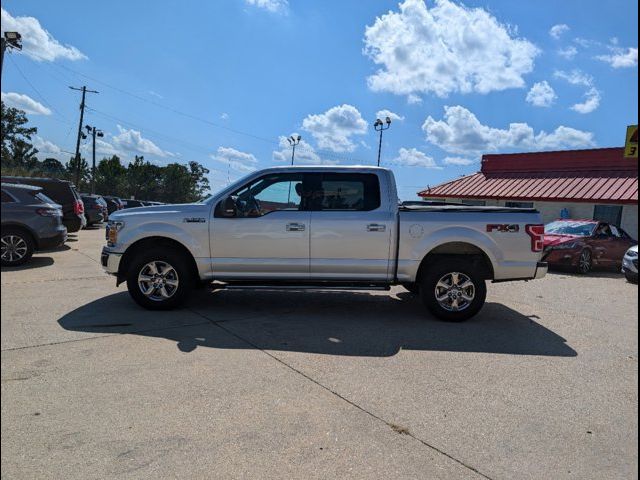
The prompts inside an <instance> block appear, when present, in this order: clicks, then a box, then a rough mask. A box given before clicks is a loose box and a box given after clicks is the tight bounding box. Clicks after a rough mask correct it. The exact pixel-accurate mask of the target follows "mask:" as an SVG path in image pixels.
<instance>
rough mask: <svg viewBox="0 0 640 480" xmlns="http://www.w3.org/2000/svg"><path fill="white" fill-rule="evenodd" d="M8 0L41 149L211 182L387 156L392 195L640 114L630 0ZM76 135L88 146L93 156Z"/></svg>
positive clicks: (610, 135) (19, 71) (613, 136)
mask: <svg viewBox="0 0 640 480" xmlns="http://www.w3.org/2000/svg"><path fill="white" fill-rule="evenodd" d="M150 5H151V3H149V2H125V1H112V2H75V1H73V2H72V1H59V2H43V1H29V0H21V1H19V2H18V1H12V0H7V1H4V2H3V7H2V8H3V11H2V30H3V31H4V30H18V31H20V32H21V33H22V35H23V41H24V44H25V49H24V52H23V53H20V54H18V53H11V54H9V53H8V54H7V55H6V56H5V61H4V71H3V78H2V80H3V81H2V96H3V101H5V103H7V104H10V105H14V106H18V107H21V108H25V109H26V110H27V111H29V112H31V114H30V115H29V116H30V119H31V121H32V122H33V124H34V125H36V126H37V127H38V138H37V139H36V146H38V148H39V149H40V150H41V151H42V155H41V156H42V157H43V158H44V157H46V156H52V157H56V158H59V159H61V160H67V159H68V157H69V154H68V153H66V152H72V151H73V150H74V148H75V135H76V129H77V122H78V113H79V112H78V104H79V94H78V92H75V91H72V90H69V89H68V88H67V86H68V85H74V86H81V85H87V86H88V87H89V88H92V89H94V90H98V91H99V92H100V93H99V94H97V95H89V96H88V98H87V105H88V107H89V109H88V111H87V114H86V116H85V123H86V124H91V125H95V126H96V127H98V128H100V129H102V130H103V131H104V132H105V138H104V141H103V142H100V144H99V149H98V150H99V153H98V156H99V158H101V157H102V156H104V155H107V154H111V153H117V154H119V155H120V156H121V157H122V158H123V160H124V161H128V160H130V159H132V158H133V156H134V155H136V154H138V155H139V154H142V155H144V157H145V159H147V160H150V161H153V162H157V163H159V164H165V163H168V162H172V161H178V162H186V161H188V160H196V161H198V162H201V163H202V164H204V165H205V166H206V167H207V168H209V169H210V170H211V175H210V180H211V183H212V187H213V189H214V190H215V189H216V188H219V187H220V186H222V185H225V184H226V183H227V181H228V180H229V179H231V180H232V181H233V180H234V179H236V178H238V177H240V176H242V175H244V174H245V173H247V172H248V171H251V170H252V169H256V168H262V167H266V166H271V165H275V164H282V163H283V162H287V161H288V160H289V159H290V153H291V151H290V149H289V147H288V145H287V143H286V141H285V140H284V139H285V138H286V136H289V135H291V134H293V133H296V134H300V135H301V136H302V142H301V145H300V146H299V148H298V150H297V151H296V158H297V160H298V161H299V162H300V163H340V164H375V162H376V155H377V141H378V137H377V134H376V132H375V131H374V130H373V127H372V124H373V121H374V120H375V118H376V115H377V114H378V113H379V112H381V114H382V115H387V114H389V115H390V116H391V117H392V119H393V121H392V124H391V128H390V129H389V130H388V131H386V132H385V134H384V140H383V147H382V159H383V165H386V166H389V167H391V168H393V170H394V172H395V174H396V177H397V179H398V185H399V189H400V194H401V196H402V197H403V198H404V199H412V198H415V193H416V192H417V191H418V190H420V189H422V188H424V187H426V186H427V185H432V186H433V185H436V184H438V183H441V182H443V181H447V180H450V179H452V178H455V177H458V176H459V175H462V174H469V173H473V172H475V171H477V170H478V169H479V159H480V157H481V155H482V154H483V153H496V152H513V151H532V150H557V149H567V148H591V147H609V146H621V145H622V144H623V142H624V135H625V127H626V125H629V124H635V123H637V117H638V66H637V58H638V51H637V46H638V39H637V37H638V23H637V18H638V11H637V2H632V1H609V2H601V1H586V0H581V1H567V2H557V1H553V2H552V1H537V2H513V1H490V2H489V1H467V2H464V3H459V2H449V1H447V0H441V1H438V2H434V1H432V0H429V1H427V2H426V3H425V2H424V1H423V0H407V1H406V2H401V3H400V4H399V3H398V2H397V1H367V2H362V1H351V2H344V1H322V2H312V1H297V0H289V1H288V2H287V1H284V0H221V1H216V2H195V1H191V0H183V1H181V2H169V1H157V2H153V8H149V6H150ZM86 148H87V145H85V146H84V147H83V152H84V155H85V156H89V151H88V150H86Z"/></svg>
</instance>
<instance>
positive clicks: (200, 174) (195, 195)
mask: <svg viewBox="0 0 640 480" xmlns="http://www.w3.org/2000/svg"><path fill="white" fill-rule="evenodd" d="M189 171H190V173H191V184H192V192H191V197H192V198H191V200H190V201H192V202H194V201H196V200H198V199H200V198H202V197H204V195H205V193H207V192H208V191H209V189H210V185H209V179H208V178H207V177H206V175H207V174H208V173H209V169H208V168H206V167H204V166H202V165H201V164H199V163H198V162H194V161H191V162H189Z"/></svg>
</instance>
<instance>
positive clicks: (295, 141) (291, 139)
mask: <svg viewBox="0 0 640 480" xmlns="http://www.w3.org/2000/svg"><path fill="white" fill-rule="evenodd" d="M300 140H302V137H301V136H300V135H298V136H296V137H294V136H293V135H291V136H290V137H289V138H287V142H289V145H291V146H292V147H293V151H292V152H291V165H293V160H294V159H295V157H296V145H298V144H299V143H300Z"/></svg>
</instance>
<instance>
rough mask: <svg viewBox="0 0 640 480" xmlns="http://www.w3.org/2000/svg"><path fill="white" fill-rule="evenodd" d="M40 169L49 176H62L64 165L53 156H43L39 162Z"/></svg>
mask: <svg viewBox="0 0 640 480" xmlns="http://www.w3.org/2000/svg"><path fill="white" fill-rule="evenodd" d="M40 171H41V172H42V173H43V174H44V175H46V176H49V177H62V176H64V175H65V168H64V165H63V164H62V162H60V161H59V160H57V159H55V158H45V159H44V160H43V161H42V163H40Z"/></svg>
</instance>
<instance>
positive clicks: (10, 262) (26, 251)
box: [1, 227, 35, 267]
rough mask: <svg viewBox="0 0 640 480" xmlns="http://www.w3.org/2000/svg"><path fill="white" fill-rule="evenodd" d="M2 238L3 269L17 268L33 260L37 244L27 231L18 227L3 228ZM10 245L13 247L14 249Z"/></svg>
mask: <svg viewBox="0 0 640 480" xmlns="http://www.w3.org/2000/svg"><path fill="white" fill-rule="evenodd" d="M1 237H2V266H3V267H17V266H18V265H22V264H23V263H26V262H28V261H29V259H31V256H32V255H33V251H34V250H35V242H34V241H33V237H32V236H31V234H30V233H28V232H27V231H26V230H23V229H22V228H16V227H7V228H3V229H2V235H1ZM10 245H13V248H12V247H10Z"/></svg>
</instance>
